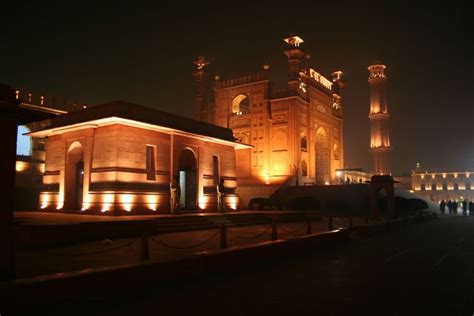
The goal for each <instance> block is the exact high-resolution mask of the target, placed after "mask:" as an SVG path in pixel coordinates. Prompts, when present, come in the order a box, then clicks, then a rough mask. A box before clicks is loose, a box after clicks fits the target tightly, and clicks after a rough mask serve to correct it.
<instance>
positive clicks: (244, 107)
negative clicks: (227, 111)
mask: <svg viewBox="0 0 474 316" xmlns="http://www.w3.org/2000/svg"><path fill="white" fill-rule="evenodd" d="M248 112H249V98H248V97H247V96H246V95H245V94H239V95H238V96H236V97H235V98H234V100H232V113H233V114H235V115H241V114H244V113H248Z"/></svg>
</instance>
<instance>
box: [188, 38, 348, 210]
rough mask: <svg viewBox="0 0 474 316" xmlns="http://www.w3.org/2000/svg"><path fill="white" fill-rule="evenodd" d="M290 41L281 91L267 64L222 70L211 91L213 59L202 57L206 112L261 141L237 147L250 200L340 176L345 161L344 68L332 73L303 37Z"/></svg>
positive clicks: (200, 99)
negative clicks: (251, 70)
mask: <svg viewBox="0 0 474 316" xmlns="http://www.w3.org/2000/svg"><path fill="white" fill-rule="evenodd" d="M284 41H285V43H286V50H285V51H284V53H285V55H286V57H287V59H288V83H287V87H286V89H284V90H282V91H276V90H274V87H273V85H272V82H271V81H270V79H269V71H270V65H268V64H265V65H264V66H263V70H262V72H260V73H257V74H254V75H249V76H244V77H239V78H232V79H228V80H221V78H220V77H219V76H216V77H215V78H214V80H213V83H212V85H213V93H212V96H209V95H206V93H205V92H206V87H205V84H206V80H207V74H206V67H207V65H208V62H207V61H206V59H205V58H204V57H200V58H198V60H196V61H195V65H196V71H195V73H194V77H195V78H196V106H197V108H198V110H199V113H200V119H201V120H203V121H206V122H209V123H212V124H216V125H219V126H223V127H227V128H231V129H232V131H233V133H234V136H235V138H236V139H237V141H238V142H240V143H243V144H250V145H252V146H253V147H252V148H250V149H240V150H237V152H236V157H237V177H238V182H239V190H238V192H239V194H240V195H241V196H242V200H243V204H244V205H246V203H248V201H249V199H250V198H252V197H255V196H269V195H270V194H271V193H272V192H273V191H274V190H276V188H278V187H279V186H281V185H282V184H283V183H285V182H286V183H289V181H290V183H291V184H299V185H303V184H331V183H337V177H336V169H340V168H343V166H344V146H343V145H344V138H343V99H342V90H343V87H344V80H343V73H342V72H341V71H335V72H333V73H332V74H331V78H330V79H328V78H326V77H325V76H323V75H322V74H321V73H319V72H317V71H316V70H315V69H314V68H311V67H310V66H309V65H308V58H309V57H308V55H307V54H306V53H305V51H304V50H303V48H302V43H303V39H301V38H300V37H299V36H297V35H294V36H290V37H288V38H286V39H284ZM206 100H208V101H210V102H206Z"/></svg>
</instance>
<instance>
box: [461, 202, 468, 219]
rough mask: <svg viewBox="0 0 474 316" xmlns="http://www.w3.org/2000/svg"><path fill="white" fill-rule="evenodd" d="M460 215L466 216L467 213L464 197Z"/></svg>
mask: <svg viewBox="0 0 474 316" xmlns="http://www.w3.org/2000/svg"><path fill="white" fill-rule="evenodd" d="M462 215H463V216H466V215H467V201H466V199H464V200H463V201H462Z"/></svg>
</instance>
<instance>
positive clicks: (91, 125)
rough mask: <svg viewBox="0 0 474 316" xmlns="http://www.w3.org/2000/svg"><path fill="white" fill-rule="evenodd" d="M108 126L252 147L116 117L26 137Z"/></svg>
mask: <svg viewBox="0 0 474 316" xmlns="http://www.w3.org/2000/svg"><path fill="white" fill-rule="evenodd" d="M110 125H124V126H130V127H137V128H143V129H147V130H151V131H156V132H161V133H166V134H173V135H179V136H186V137H192V138H196V139H199V140H203V141H212V142H216V143H219V144H223V145H228V146H233V147H234V148H235V149H245V148H252V147H253V146H250V145H247V144H241V143H237V142H231V141H229V140H224V139H220V138H215V137H211V136H205V135H200V134H195V133H190V132H185V131H181V130H178V129H174V128H170V127H165V126H160V125H155V124H150V123H144V122H140V121H137V120H132V119H125V118H121V117H117V116H110V117H106V118H100V119H94V120H89V121H84V122H80V123H75V124H71V125H67V126H60V127H53V128H46V129H43V130H40V131H36V132H30V133H27V134H26V135H29V136H32V137H49V136H53V135H61V134H64V133H67V132H72V131H77V130H82V129H87V128H98V127H103V126H110Z"/></svg>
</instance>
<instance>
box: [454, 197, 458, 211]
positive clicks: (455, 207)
mask: <svg viewBox="0 0 474 316" xmlns="http://www.w3.org/2000/svg"><path fill="white" fill-rule="evenodd" d="M453 215H458V201H456V200H453Z"/></svg>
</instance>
